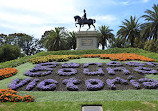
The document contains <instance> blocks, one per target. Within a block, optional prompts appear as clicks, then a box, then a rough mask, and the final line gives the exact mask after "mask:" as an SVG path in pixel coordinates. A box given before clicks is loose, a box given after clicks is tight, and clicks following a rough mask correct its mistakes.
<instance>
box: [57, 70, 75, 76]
mask: <svg viewBox="0 0 158 111" xmlns="http://www.w3.org/2000/svg"><path fill="white" fill-rule="evenodd" d="M58 74H59V75H60V76H71V75H74V74H77V70H76V69H73V68H63V69H60V70H58Z"/></svg>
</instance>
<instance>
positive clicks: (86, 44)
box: [76, 31, 98, 50]
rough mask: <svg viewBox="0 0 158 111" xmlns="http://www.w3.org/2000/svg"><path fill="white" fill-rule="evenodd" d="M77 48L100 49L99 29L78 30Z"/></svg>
mask: <svg viewBox="0 0 158 111" xmlns="http://www.w3.org/2000/svg"><path fill="white" fill-rule="evenodd" d="M76 46H77V48H76V50H86V49H98V39H97V31H78V32H77V42H76Z"/></svg>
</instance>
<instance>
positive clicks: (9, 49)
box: [0, 44, 21, 62]
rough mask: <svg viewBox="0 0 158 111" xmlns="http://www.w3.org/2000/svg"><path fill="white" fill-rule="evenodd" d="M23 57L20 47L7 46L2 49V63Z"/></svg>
mask: <svg viewBox="0 0 158 111" xmlns="http://www.w3.org/2000/svg"><path fill="white" fill-rule="evenodd" d="M20 56H21V51H20V48H19V47H18V46H14V45H10V44H5V45H3V46H2V47H1V48H0V58H1V59H0V62H5V61H9V60H13V59H16V58H18V57H20Z"/></svg>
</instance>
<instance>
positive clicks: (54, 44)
mask: <svg viewBox="0 0 158 111" xmlns="http://www.w3.org/2000/svg"><path fill="white" fill-rule="evenodd" d="M62 36H63V35H62V33H61V29H60V28H59V27H58V28H55V30H51V31H49V33H48V34H47V36H46V37H45V38H44V37H43V38H42V39H43V41H44V46H45V47H46V48H47V49H48V51H57V50H60V46H61V45H62V44H61V37H62Z"/></svg>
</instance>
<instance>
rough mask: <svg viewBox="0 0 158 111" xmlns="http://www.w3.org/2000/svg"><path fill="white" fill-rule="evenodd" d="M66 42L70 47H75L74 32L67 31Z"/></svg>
mask: <svg viewBox="0 0 158 111" xmlns="http://www.w3.org/2000/svg"><path fill="white" fill-rule="evenodd" d="M67 41H68V44H69V45H70V48H71V49H74V50H75V49H76V33H75V32H74V31H73V32H69V34H68V37H67Z"/></svg>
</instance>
